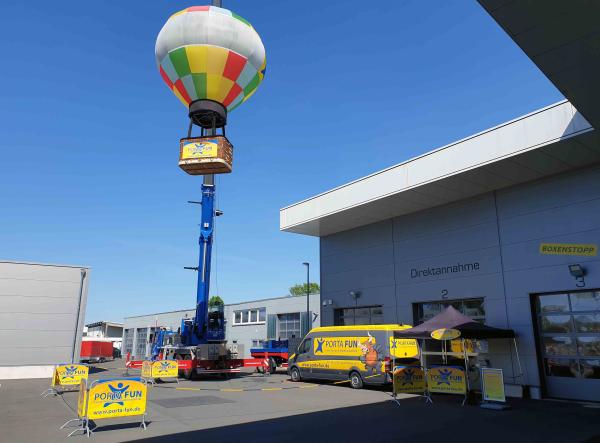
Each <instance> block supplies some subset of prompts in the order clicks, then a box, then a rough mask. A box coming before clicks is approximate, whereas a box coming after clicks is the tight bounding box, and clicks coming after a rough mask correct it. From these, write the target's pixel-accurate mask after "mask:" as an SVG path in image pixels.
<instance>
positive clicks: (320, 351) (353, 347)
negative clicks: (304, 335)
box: [313, 336, 376, 357]
mask: <svg viewBox="0 0 600 443" xmlns="http://www.w3.org/2000/svg"><path fill="white" fill-rule="evenodd" d="M313 342H314V354H315V356H319V355H346V356H354V357H359V356H362V355H363V354H364V347H365V346H367V344H368V343H369V344H371V345H374V344H375V342H376V341H375V337H373V336H369V337H317V338H315V339H314V340H313Z"/></svg>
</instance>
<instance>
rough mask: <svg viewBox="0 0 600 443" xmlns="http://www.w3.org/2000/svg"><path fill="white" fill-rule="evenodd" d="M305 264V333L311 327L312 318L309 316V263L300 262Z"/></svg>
mask: <svg viewBox="0 0 600 443" xmlns="http://www.w3.org/2000/svg"><path fill="white" fill-rule="evenodd" d="M302 264H303V265H304V266H306V333H308V332H310V330H311V329H312V318H311V316H310V263H308V262H304V263H302Z"/></svg>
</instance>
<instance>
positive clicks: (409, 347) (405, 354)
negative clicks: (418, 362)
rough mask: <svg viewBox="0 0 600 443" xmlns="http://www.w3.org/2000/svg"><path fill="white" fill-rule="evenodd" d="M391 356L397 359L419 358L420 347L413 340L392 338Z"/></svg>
mask: <svg viewBox="0 0 600 443" xmlns="http://www.w3.org/2000/svg"><path fill="white" fill-rule="evenodd" d="M390 354H391V356H392V357H396V358H417V357H418V356H419V347H418V345H417V341H416V340H415V339H413V338H396V339H395V338H394V337H392V336H390Z"/></svg>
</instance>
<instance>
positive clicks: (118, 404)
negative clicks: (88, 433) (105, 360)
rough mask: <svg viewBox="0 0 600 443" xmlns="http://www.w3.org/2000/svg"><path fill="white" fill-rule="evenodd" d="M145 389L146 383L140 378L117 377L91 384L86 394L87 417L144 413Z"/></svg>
mask: <svg viewBox="0 0 600 443" xmlns="http://www.w3.org/2000/svg"><path fill="white" fill-rule="evenodd" d="M147 391H148V390H147V387H146V383H144V382H143V381H141V380H140V379H131V378H117V379H112V380H101V381H99V382H97V383H96V384H92V386H91V387H90V389H89V391H88V396H87V418H88V419H91V420H96V419H101V418H113V417H127V416H130V415H142V414H145V413H146V401H147Z"/></svg>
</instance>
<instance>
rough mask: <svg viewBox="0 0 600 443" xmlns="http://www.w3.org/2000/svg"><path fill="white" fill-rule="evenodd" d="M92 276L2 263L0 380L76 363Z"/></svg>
mask: <svg viewBox="0 0 600 443" xmlns="http://www.w3.org/2000/svg"><path fill="white" fill-rule="evenodd" d="M89 276H90V270H89V269H88V268H86V267H82V266H66V265H51V264H38V263H23V262H15V261H0V379H2V378H38V377H50V376H51V374H52V368H53V365H56V364H58V363H71V362H78V361H79V353H80V349H81V336H82V331H83V326H84V317H85V308H86V302H87V291H88V281H89Z"/></svg>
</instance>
